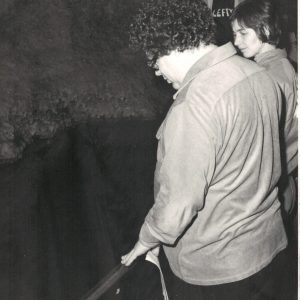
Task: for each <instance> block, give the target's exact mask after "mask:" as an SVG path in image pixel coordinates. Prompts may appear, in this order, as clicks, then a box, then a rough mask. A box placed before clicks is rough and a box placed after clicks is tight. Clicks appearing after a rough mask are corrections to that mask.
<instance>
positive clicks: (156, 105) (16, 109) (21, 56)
mask: <svg viewBox="0 0 300 300" xmlns="http://www.w3.org/2000/svg"><path fill="white" fill-rule="evenodd" d="M138 2H139V1H136V0H130V1H128V0H127V1H125V0H118V1H116V0H110V1H103V0H102V1H101V0H44V1H38V0H31V1H30V0H12V1H5V2H2V5H1V8H0V38H1V43H0V89H1V94H0V105H1V111H0V162H8V161H14V160H15V159H17V158H19V157H20V156H21V155H22V151H23V149H24V147H25V146H26V145H27V144H28V143H30V142H32V140H33V138H35V137H37V138H50V137H52V136H53V135H54V133H55V132H56V131H57V130H58V129H60V128H64V127H70V126H72V125H74V124H78V123H80V122H85V121H87V120H91V119H110V118H140V119H154V118H156V117H157V115H159V114H160V113H161V112H162V111H163V110H164V108H165V107H166V106H167V105H168V101H169V96H170V94H171V93H170V89H169V88H168V87H167V85H166V84H165V83H162V82H161V81H160V80H158V79H155V78H154V75H153V72H152V70H150V69H148V68H147V67H146V64H145V61H144V57H143V55H142V54H141V53H133V52H132V51H131V50H130V49H129V48H128V35H127V28H128V25H129V22H130V17H131V15H132V13H133V12H134V11H135V9H136V7H137V4H138Z"/></svg>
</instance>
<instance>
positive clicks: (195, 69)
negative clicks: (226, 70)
mask: <svg viewBox="0 0 300 300" xmlns="http://www.w3.org/2000/svg"><path fill="white" fill-rule="evenodd" d="M235 54H236V50H235V48H234V46H233V45H232V43H231V42H229V43H227V44H225V45H223V46H220V47H217V48H216V49H214V50H212V51H210V52H209V53H207V54H205V55H204V56H203V57H201V58H200V59H199V60H197V61H196V63H195V64H194V65H193V66H192V67H191V68H190V69H189V71H188V72H187V74H186V76H185V77H184V79H183V82H182V84H181V86H180V88H179V89H178V91H177V92H176V93H175V94H174V96H173V99H174V100H175V99H176V97H177V95H178V94H179V93H180V92H181V91H182V90H183V89H184V88H185V87H186V86H187V85H188V84H189V83H190V82H191V81H192V80H193V79H194V78H195V77H196V76H197V75H198V73H200V72H201V71H203V70H205V69H208V68H210V67H212V66H214V65H216V64H218V63H220V62H221V61H223V60H225V59H227V58H229V57H231V56H233V55H235Z"/></svg>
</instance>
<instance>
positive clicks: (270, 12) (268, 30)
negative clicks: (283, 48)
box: [230, 0, 282, 46]
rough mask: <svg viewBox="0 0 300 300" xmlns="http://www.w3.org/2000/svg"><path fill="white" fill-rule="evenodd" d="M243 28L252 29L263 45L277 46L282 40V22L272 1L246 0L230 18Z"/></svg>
mask: <svg viewBox="0 0 300 300" xmlns="http://www.w3.org/2000/svg"><path fill="white" fill-rule="evenodd" d="M230 20H231V22H233V21H234V20H236V21H237V22H238V24H239V25H240V26H242V27H247V28H252V29H253V30H254V31H255V32H256V34H257V36H258V37H259V39H260V40H261V41H262V42H263V43H269V44H271V45H275V46H277V45H278V43H279V41H280V38H281V33H282V31H281V20H280V17H279V12H278V9H277V5H276V4H275V3H274V1H272V0H245V1H244V2H241V3H240V4H239V5H238V6H237V7H236V8H235V9H234V10H233V12H232V15H231V16H230Z"/></svg>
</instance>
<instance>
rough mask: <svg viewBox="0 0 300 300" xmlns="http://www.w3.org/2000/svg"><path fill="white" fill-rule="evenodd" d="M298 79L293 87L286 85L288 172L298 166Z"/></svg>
mask: <svg viewBox="0 0 300 300" xmlns="http://www.w3.org/2000/svg"><path fill="white" fill-rule="evenodd" d="M296 81H297V79H296V77H295V80H294V82H295V83H294V85H293V89H291V88H290V87H286V88H285V91H284V94H285V97H286V99H285V101H286V108H287V111H286V119H285V120H284V122H285V125H284V139H285V145H284V148H285V152H286V153H285V156H286V161H287V173H288V174H290V173H291V172H292V171H293V170H294V169H295V168H296V167H297V166H298V118H297V117H296V116H295V114H296V109H297V102H298V91H297V82H296Z"/></svg>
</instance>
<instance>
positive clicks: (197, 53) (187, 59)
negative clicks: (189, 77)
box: [177, 44, 217, 79]
mask: <svg viewBox="0 0 300 300" xmlns="http://www.w3.org/2000/svg"><path fill="white" fill-rule="evenodd" d="M216 48H217V46H216V45H213V44H210V45H200V46H199V47H198V48H193V49H187V50H184V51H183V52H179V51H177V55H178V64H180V67H181V71H182V79H183V78H184V77H185V75H186V74H187V72H188V71H189V70H190V68H191V67H192V66H193V65H194V64H195V63H196V62H197V61H198V60H199V59H200V58H202V57H203V56H205V55H206V54H208V53H209V52H211V51H212V50H214V49H216Z"/></svg>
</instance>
